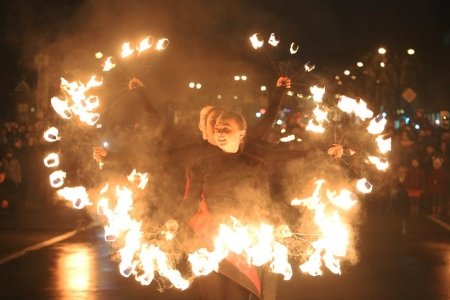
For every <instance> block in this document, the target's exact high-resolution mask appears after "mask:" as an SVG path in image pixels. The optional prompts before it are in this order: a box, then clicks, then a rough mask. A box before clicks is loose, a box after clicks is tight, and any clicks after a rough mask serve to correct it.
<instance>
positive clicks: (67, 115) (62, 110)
mask: <svg viewBox="0 0 450 300" xmlns="http://www.w3.org/2000/svg"><path fill="white" fill-rule="evenodd" d="M50 102H51V104H52V107H53V109H54V110H55V112H56V113H57V114H58V115H60V116H61V118H63V119H71V118H72V112H71V111H70V108H69V102H68V101H65V100H61V99H59V98H58V97H53V98H52V99H51V100H50Z"/></svg>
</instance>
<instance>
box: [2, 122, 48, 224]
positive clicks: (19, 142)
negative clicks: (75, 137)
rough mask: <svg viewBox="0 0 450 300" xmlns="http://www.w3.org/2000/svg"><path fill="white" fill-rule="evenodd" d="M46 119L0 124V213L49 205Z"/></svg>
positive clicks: (18, 213)
mask: <svg viewBox="0 0 450 300" xmlns="http://www.w3.org/2000/svg"><path fill="white" fill-rule="evenodd" d="M45 129H46V123H45V120H43V119H42V118H41V119H38V120H37V121H35V122H32V123H31V122H30V123H27V124H25V123H18V122H15V121H4V122H2V123H1V124H0V179H1V180H0V201H1V210H0V211H1V213H2V214H3V215H5V214H12V215H16V216H17V215H20V214H21V212H22V211H23V210H24V209H26V208H33V207H42V206H45V205H47V204H48V203H46V201H47V200H48V196H49V192H50V190H49V187H48V180H47V176H46V173H47V172H46V170H45V169H44V166H43V164H42V158H43V155H44V153H45V147H46V142H45V140H44V139H43V135H42V133H43V131H44V130H45Z"/></svg>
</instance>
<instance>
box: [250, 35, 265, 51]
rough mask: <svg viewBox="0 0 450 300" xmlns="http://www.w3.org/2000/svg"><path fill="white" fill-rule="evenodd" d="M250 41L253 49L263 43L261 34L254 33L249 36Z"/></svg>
mask: <svg viewBox="0 0 450 300" xmlns="http://www.w3.org/2000/svg"><path fill="white" fill-rule="evenodd" d="M250 42H251V43H252V47H253V48H254V49H259V48H261V47H262V46H263V45H264V39H263V38H262V36H261V34H259V33H255V34H253V35H252V36H251V37H250Z"/></svg>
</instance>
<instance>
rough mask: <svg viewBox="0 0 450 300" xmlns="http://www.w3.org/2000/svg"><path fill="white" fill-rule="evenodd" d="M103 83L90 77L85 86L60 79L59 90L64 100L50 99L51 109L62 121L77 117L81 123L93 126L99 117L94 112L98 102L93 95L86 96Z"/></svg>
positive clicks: (77, 82)
mask: <svg viewBox="0 0 450 300" xmlns="http://www.w3.org/2000/svg"><path fill="white" fill-rule="evenodd" d="M102 84H103V81H102V80H101V79H97V77H96V76H92V77H91V78H90V79H89V81H88V82H87V83H86V84H83V83H81V82H79V81H73V82H69V81H67V80H66V79H64V78H61V89H62V90H63V91H64V92H65V94H66V99H65V100H61V99H59V98H58V97H53V98H52V99H51V104H52V106H53V109H54V110H55V111H56V112H57V113H58V114H59V115H60V116H61V117H62V118H64V119H71V118H72V116H73V115H76V116H78V117H79V119H80V121H81V122H84V123H86V124H88V125H90V126H92V125H95V124H96V123H97V121H98V120H99V119H100V115H99V114H98V113H96V112H95V111H94V110H95V109H97V108H98V107H99V106H100V100H99V98H98V97H97V96H95V95H88V93H89V91H90V90H91V89H93V88H96V87H98V86H101V85H102Z"/></svg>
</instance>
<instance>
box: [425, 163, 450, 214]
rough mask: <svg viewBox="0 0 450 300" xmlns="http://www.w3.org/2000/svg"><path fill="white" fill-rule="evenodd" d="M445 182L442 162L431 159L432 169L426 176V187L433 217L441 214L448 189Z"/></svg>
mask: <svg viewBox="0 0 450 300" xmlns="http://www.w3.org/2000/svg"><path fill="white" fill-rule="evenodd" d="M446 182H447V180H446V174H445V172H444V170H443V169H442V160H441V159H440V158H435V159H433V168H432V169H431V170H430V172H429V174H428V176H427V185H426V188H427V192H428V196H429V197H430V198H429V200H430V206H431V213H432V214H433V215H441V214H442V211H443V204H444V197H445V194H446V190H447V188H448V187H447V186H446Z"/></svg>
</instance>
